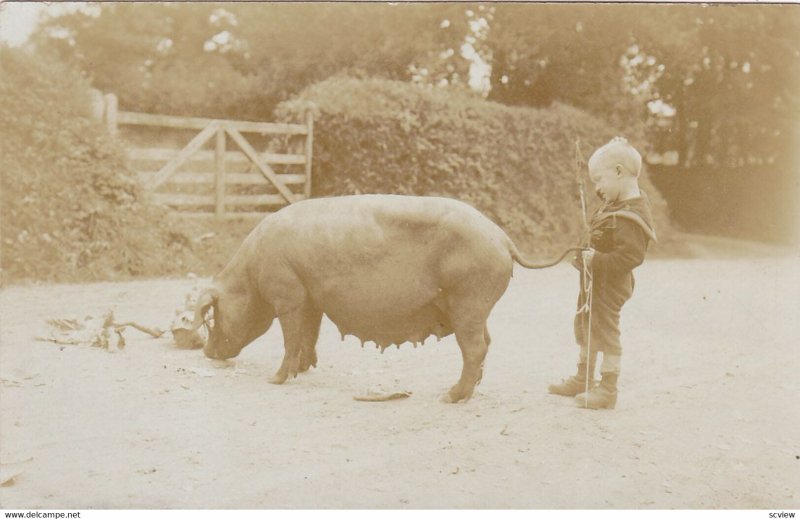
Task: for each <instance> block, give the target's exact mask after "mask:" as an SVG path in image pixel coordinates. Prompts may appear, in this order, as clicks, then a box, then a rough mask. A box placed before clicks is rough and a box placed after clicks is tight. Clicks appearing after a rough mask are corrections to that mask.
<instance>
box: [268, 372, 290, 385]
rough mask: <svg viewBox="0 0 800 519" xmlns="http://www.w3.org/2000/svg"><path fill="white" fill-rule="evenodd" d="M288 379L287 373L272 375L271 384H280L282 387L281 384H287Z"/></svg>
mask: <svg viewBox="0 0 800 519" xmlns="http://www.w3.org/2000/svg"><path fill="white" fill-rule="evenodd" d="M286 378H287V375H286V373H281V372H278V373H275V374H274V375H272V377H270V379H269V383H270V384H278V385H280V384H283V383H284V382H286Z"/></svg>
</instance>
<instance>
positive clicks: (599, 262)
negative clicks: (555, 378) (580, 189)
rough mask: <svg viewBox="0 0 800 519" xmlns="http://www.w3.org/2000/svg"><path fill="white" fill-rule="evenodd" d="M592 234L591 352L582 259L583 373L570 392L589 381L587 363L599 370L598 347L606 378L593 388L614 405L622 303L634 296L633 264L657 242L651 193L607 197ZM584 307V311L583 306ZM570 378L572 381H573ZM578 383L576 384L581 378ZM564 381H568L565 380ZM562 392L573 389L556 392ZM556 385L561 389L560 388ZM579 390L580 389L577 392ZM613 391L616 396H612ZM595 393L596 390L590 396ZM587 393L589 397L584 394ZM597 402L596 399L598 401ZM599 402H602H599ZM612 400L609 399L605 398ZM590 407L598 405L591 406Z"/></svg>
mask: <svg viewBox="0 0 800 519" xmlns="http://www.w3.org/2000/svg"><path fill="white" fill-rule="evenodd" d="M590 230H591V234H590V236H589V246H590V247H591V248H593V249H594V250H595V254H594V257H593V258H592V263H591V273H592V312H591V318H592V322H591V344H590V345H589V346H590V349H591V355H588V353H589V352H588V351H587V341H586V339H587V335H588V333H589V313H588V312H587V311H586V310H587V309H586V308H585V303H586V291H585V290H584V287H585V283H584V281H585V280H584V271H583V266H582V263H581V259H580V258H578V267H579V268H580V270H581V290H580V294H579V295H578V312H577V313H576V315H575V322H574V325H575V340H576V342H577V343H578V344H579V345H580V346H581V357H580V363H579V365H578V375H577V376H576V377H573V379H571V380H572V382H573V384H572V386H571V387H570V389H569V391H572V393H571V394H578V393H582V392H583V389H580V390H579V391H578V389H579V386H580V383H581V382H583V383H585V381H586V373H587V366H586V363H588V364H589V366H588V373H589V374H590V379H591V378H592V377H593V374H594V365H595V359H596V355H597V352H599V351H602V352H603V364H602V367H601V370H600V371H601V374H602V376H603V380H602V382H601V384H600V387H599V388H598V389H597V390H595V391H592V392H591V393H595V392H596V391H599V392H600V393H602V394H605V395H606V397H607V400H609V399H610V400H612V401H610V405H600V407H613V406H614V404H615V403H616V389H617V388H616V386H617V384H616V382H617V377H618V375H619V371H620V356H621V355H622V346H621V344H620V340H619V337H620V332H619V315H620V311H621V310H622V306H623V305H624V304H625V302H626V301H627V300H628V299H630V297H631V295H633V286H634V278H633V269H634V268H636V267H637V266H639V265H641V263H642V262H643V261H644V257H645V253H646V252H647V246H648V244H649V243H650V240H653V241H656V234H655V230H654V227H653V216H652V212H651V209H650V202H649V201H648V199H647V195H646V194H645V193H644V192H642V194H641V196H639V197H636V198H631V199H628V200H623V201H620V202H605V203H604V204H603V205H602V206H601V207H600V208H599V209H598V210H597V211H595V213H594V214H593V215H592V218H591V221H590ZM581 309H583V311H581ZM568 382H569V381H568ZM576 382H577V383H576ZM562 386H563V384H562ZM554 387H556V386H551V392H554V393H558V394H570V393H564V392H560V391H558V390H556V391H554V390H553V388H554ZM556 389H558V388H557V387H556ZM575 391H577V393H576V392H575ZM610 395H613V398H612V397H611V396H610ZM589 396H591V395H589ZM579 398H587V397H583V396H581V397H579ZM595 403H597V402H595ZM600 403H603V402H602V401H600ZM606 404H609V401H606ZM589 407H596V406H592V405H589Z"/></svg>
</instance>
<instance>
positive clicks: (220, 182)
mask: <svg viewBox="0 0 800 519" xmlns="http://www.w3.org/2000/svg"><path fill="white" fill-rule="evenodd" d="M225 138H226V137H225V126H224V125H220V127H219V128H217V147H216V149H215V150H214V163H215V166H216V167H215V168H214V169H215V171H214V214H215V215H216V217H217V218H222V217H223V216H225Z"/></svg>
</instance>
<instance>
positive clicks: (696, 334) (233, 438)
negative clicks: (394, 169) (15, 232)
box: [0, 256, 800, 509]
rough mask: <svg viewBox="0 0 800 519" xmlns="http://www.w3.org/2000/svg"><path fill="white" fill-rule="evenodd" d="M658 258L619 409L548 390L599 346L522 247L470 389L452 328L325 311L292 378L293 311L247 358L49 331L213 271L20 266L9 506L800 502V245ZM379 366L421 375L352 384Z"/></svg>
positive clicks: (554, 281)
mask: <svg viewBox="0 0 800 519" xmlns="http://www.w3.org/2000/svg"><path fill="white" fill-rule="evenodd" d="M637 272H638V275H637V286H636V293H635V295H634V298H633V299H632V300H631V301H630V302H629V303H628V305H627V306H626V307H625V310H624V313H623V321H622V330H623V347H624V352H625V353H624V355H623V374H622V376H621V379H620V386H621V387H620V397H619V402H618V404H617V408H616V409H615V410H613V411H588V410H582V409H578V408H577V407H575V404H574V402H573V401H572V400H571V399H568V398H564V397H558V396H552V395H548V394H547V391H546V387H547V385H548V383H551V382H553V381H558V380H559V379H560V378H562V377H565V376H567V375H569V374H572V372H573V370H574V363H575V360H576V356H577V347H575V346H573V340H572V324H571V323H572V312H573V309H574V304H575V296H576V284H577V281H576V272H575V271H574V270H573V269H572V267H570V266H569V265H561V266H559V267H556V268H553V269H550V270H546V271H525V270H524V269H522V268H519V267H517V268H516V272H515V277H514V278H513V280H512V282H511V285H510V286H509V289H508V291H507V292H506V294H505V295H504V296H503V298H502V299H501V300H500V302H499V303H498V304H497V306H496V307H495V309H494V312H493V313H492V316H491V318H490V322H489V325H490V330H491V331H492V335H493V343H492V346H491V348H490V351H489V356H488V359H487V366H486V372H485V375H484V379H483V382H482V384H481V385H480V386H479V387H478V390H477V392H476V394H475V396H474V397H473V398H472V400H470V401H469V402H468V403H466V404H458V405H448V404H444V403H442V402H440V401H439V397H440V395H441V394H442V393H443V392H444V391H445V390H446V389H447V388H449V387H450V385H452V384H453V383H454V382H455V381H456V379H457V377H458V375H459V372H460V369H461V358H460V353H459V351H458V347H457V344H456V342H455V340H454V338H452V337H448V338H445V339H443V340H442V341H441V342H439V343H437V342H436V341H435V340H434V339H429V340H428V341H427V342H426V343H425V345H423V346H421V347H419V348H417V349H414V348H413V347H412V346H411V345H409V344H405V345H403V346H402V347H401V348H400V349H395V348H391V349H388V350H386V352H385V353H383V354H380V352H379V350H376V349H375V348H374V346H373V345H372V344H371V343H369V344H367V346H366V347H365V348H364V349H362V348H361V347H360V343H359V341H358V340H356V339H355V338H352V337H348V338H346V339H345V340H344V341H343V342H342V341H341V339H340V337H339V334H338V331H337V330H336V328H335V327H334V326H333V325H332V324H331V323H330V322H329V321H327V320H325V321H323V328H322V332H321V337H320V341H319V344H318V352H319V358H320V363H319V365H318V367H317V368H316V369H312V370H311V372H309V373H307V374H304V375H301V376H300V377H298V378H296V379H293V380H290V381H289V382H287V383H286V384H284V385H282V386H274V385H270V384H268V383H267V378H268V377H269V376H270V375H271V374H272V373H273V372H274V371H275V370H276V369H277V367H278V365H279V362H280V359H281V356H282V353H283V348H282V342H281V333H280V328H279V327H278V326H277V324H276V325H275V326H273V328H272V329H271V330H270V331H269V332H268V333H267V335H265V336H264V337H261V338H260V339H258V340H257V341H256V342H254V343H253V344H251V345H250V346H249V347H247V348H246V349H245V350H244V351H243V352H242V354H241V355H240V356H239V357H238V358H237V359H235V360H234V361H232V362H228V363H224V362H219V361H211V360H209V359H206V358H205V357H204V356H203V355H202V352H200V351H182V350H177V349H175V348H174V347H173V346H172V345H171V341H170V339H169V338H166V337H165V338H161V339H152V338H149V337H147V336H146V335H143V334H140V333H139V332H136V331H129V332H127V334H126V336H127V338H128V344H127V346H126V348H125V349H124V350H122V351H118V352H114V353H109V352H106V351H104V350H102V349H99V348H92V347H88V346H68V345H67V346H62V345H57V344H53V343H45V342H37V341H35V340H34V336H35V335H37V334H41V333H45V332H46V331H47V326H46V325H45V324H44V320H45V319H46V318H48V317H60V316H65V315H76V316H83V315H87V314H91V315H99V314H102V313H103V312H104V311H105V310H107V309H109V308H113V309H115V310H116V313H117V316H118V318H119V319H120V320H128V319H130V320H135V321H137V322H139V323H142V324H149V325H152V326H162V327H166V326H167V325H168V324H169V322H170V320H171V318H172V315H173V310H174V309H175V308H176V307H178V306H180V305H181V304H182V302H183V297H184V294H185V293H186V292H187V291H188V290H189V288H190V287H191V286H192V285H193V284H194V283H195V281H192V280H188V279H184V280H153V281H141V282H129V283H107V284H86V285H49V286H35V287H10V288H7V289H5V290H4V291H3V292H2V294H1V295H0V297H1V298H2V299H1V301H0V302H1V304H2V315H0V317H2V335H0V379H2V380H1V381H0V382H2V385H0V413H1V414H0V463H2V466H3V469H4V471H5V473H6V474H10V473H13V474H16V478H15V479H14V480H13V484H11V485H9V486H7V487H4V488H0V508H6V509H8V508H12V509H14V508H26V509H27V508H38V509H45V508H47V509H61V508H81V509H84V508H392V509H395V508H600V509H606V508H767V509H786V508H794V509H796V508H800V434H799V431H800V405H798V395H799V394H800V382H799V380H800V379H799V378H798V371H799V368H800V361H798V358H800V356H799V355H798V351H800V350H799V349H798V337H799V336H800V334H799V332H800V324H798V320H799V319H800V312H799V311H798V310H800V298H799V297H798V294H800V269H798V257H797V256H794V257H787V258H780V259H775V258H772V259H768V258H753V257H751V258H739V259H724V258H717V259H706V260H658V261H649V262H647V263H646V264H645V265H643V266H642V267H641V268H640V269H639V270H638V271H637ZM371 390H383V391H387V392H392V391H411V392H412V393H413V394H412V396H411V397H410V398H407V399H405V400H395V401H389V402H358V401H355V400H353V397H354V396H356V395H362V394H364V393H366V392H368V391H371Z"/></svg>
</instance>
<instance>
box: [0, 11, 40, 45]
mask: <svg viewBox="0 0 800 519" xmlns="http://www.w3.org/2000/svg"><path fill="white" fill-rule="evenodd" d="M47 7H48V6H47V4H42V3H37V2H3V3H0V41H2V42H3V43H6V44H8V45H10V46H12V47H17V46H19V45H22V44H23V43H25V41H26V40H27V39H28V36H30V34H31V32H32V31H33V29H34V28H35V27H36V20H37V17H38V15H39V13H40V12H41V11H43V10H45V9H47Z"/></svg>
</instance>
